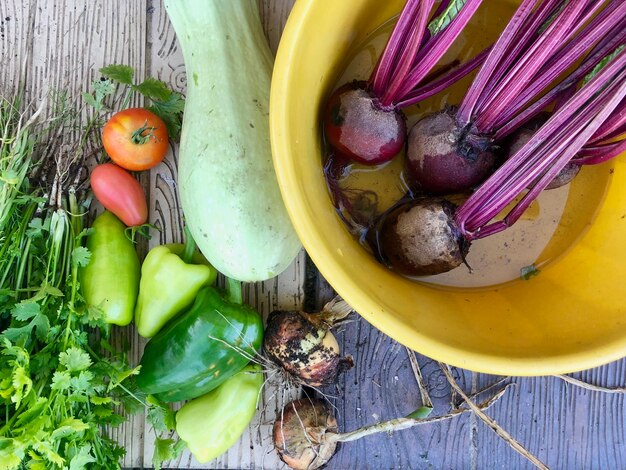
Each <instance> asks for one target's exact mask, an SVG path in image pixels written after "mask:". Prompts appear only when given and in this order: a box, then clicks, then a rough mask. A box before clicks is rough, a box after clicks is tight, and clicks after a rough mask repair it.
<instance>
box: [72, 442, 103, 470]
mask: <svg viewBox="0 0 626 470" xmlns="http://www.w3.org/2000/svg"><path fill="white" fill-rule="evenodd" d="M95 461H96V458H95V457H94V456H93V455H92V453H91V444H85V445H83V446H82V447H81V448H80V450H79V451H78V453H77V454H76V455H74V457H72V460H70V468H69V470H83V469H85V468H89V466H88V465H87V464H90V463H94V462H95Z"/></svg>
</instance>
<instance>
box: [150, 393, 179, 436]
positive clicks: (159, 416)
mask: <svg viewBox="0 0 626 470" xmlns="http://www.w3.org/2000/svg"><path fill="white" fill-rule="evenodd" d="M148 403H150V404H151V405H153V406H151V407H150V409H149V410H148V413H147V418H148V422H149V423H150V424H151V425H152V427H153V428H154V430H155V431H157V432H159V433H163V432H168V431H173V430H174V428H175V427H176V413H175V412H174V410H172V409H171V408H170V407H169V406H168V405H167V404H165V403H162V402H160V401H159V400H157V399H156V398H155V397H154V396H152V395H148Z"/></svg>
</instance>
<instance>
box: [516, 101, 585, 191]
mask: <svg viewBox="0 0 626 470" xmlns="http://www.w3.org/2000/svg"><path fill="white" fill-rule="evenodd" d="M549 116H550V115H549V114H547V113H544V114H542V115H540V116H538V117H539V119H536V120H534V121H533V122H532V123H529V124H525V125H524V127H522V128H520V129H518V130H517V131H515V133H514V134H513V135H511V136H510V138H509V139H507V142H506V144H505V158H506V159H509V158H511V157H512V156H513V155H515V154H516V153H517V152H518V151H520V150H521V149H522V148H523V147H524V145H526V144H527V143H528V141H529V140H530V139H531V138H532V136H533V135H534V134H535V132H537V129H538V128H539V127H540V125H541V124H542V123H545V122H546V121H547V120H548V118H549ZM579 172H580V165H579V164H577V163H574V162H569V163H568V164H567V165H565V166H564V167H563V169H562V170H561V171H560V172H559V174H558V175H556V176H555V177H554V179H553V180H552V181H550V183H549V184H548V186H546V187H545V189H546V190H550V189H557V188H560V187H561V186H565V185H566V184H569V183H571V182H572V180H573V179H574V178H575V177H576V175H578V173H579ZM541 176H543V175H540V176H538V177H537V178H536V179H535V181H533V183H531V186H532V185H533V184H535V183H537V181H539V179H540V178H541Z"/></svg>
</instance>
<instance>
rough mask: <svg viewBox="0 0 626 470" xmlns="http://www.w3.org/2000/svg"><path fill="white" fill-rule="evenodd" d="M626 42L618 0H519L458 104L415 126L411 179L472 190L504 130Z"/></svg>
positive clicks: (623, 6) (625, 15) (430, 186)
mask: <svg viewBox="0 0 626 470" xmlns="http://www.w3.org/2000/svg"><path fill="white" fill-rule="evenodd" d="M625 41H626V2H623V1H621V0H598V1H593V2H587V1H579V2H571V1H569V0H544V1H539V0H524V1H522V3H521V5H520V7H519V8H518V10H517V11H516V12H515V14H514V16H513V18H512V20H511V21H510V22H509V23H508V25H507V26H506V28H505V30H504V32H503V33H502V35H501V36H500V37H499V39H498V40H497V42H496V43H495V44H494V46H493V47H492V48H491V51H490V52H489V54H488V56H487V58H486V59H485V63H484V65H483V66H482V67H481V69H480V70H479V72H478V74H477V76H476V78H475V80H474V82H473V83H472V85H471V86H470V88H469V90H468V91H467V93H466V94H465V97H464V98H463V100H462V102H461V103H460V105H459V106H458V108H452V109H445V110H443V111H440V112H438V113H434V114H432V115H429V116H426V117H424V118H423V119H422V120H421V121H418V122H417V123H416V124H415V125H414V127H413V128H412V129H411V130H410V132H409V142H408V150H407V161H406V170H407V173H408V175H409V179H410V180H411V181H413V182H414V184H415V187H416V189H418V190H422V191H424V192H427V193H432V194H439V195H442V194H451V193H456V192H461V191H465V190H469V189H472V188H474V187H475V186H476V185H477V184H479V183H480V182H482V181H483V180H484V179H485V178H486V177H487V176H488V175H489V173H490V167H491V166H493V163H494V161H495V153H496V148H497V146H498V145H500V144H501V142H503V141H504V139H505V138H506V137H507V136H509V135H511V134H512V133H513V132H515V131H516V130H517V129H519V128H520V127H521V126H522V125H523V124H524V123H526V122H528V121H529V120H531V119H532V118H533V117H534V116H536V115H537V114H539V113H540V112H542V111H543V110H544V109H545V108H546V107H547V106H548V105H549V104H550V103H553V102H554V101H555V100H557V99H558V97H559V96H560V95H561V94H562V93H563V92H564V91H565V90H568V89H569V88H570V87H571V86H572V85H573V84H576V83H577V82H578V81H579V80H581V79H582V78H583V77H585V75H587V74H588V73H590V72H591V71H592V70H593V69H594V68H595V67H596V66H597V65H598V64H599V63H600V62H601V61H602V59H604V58H605V57H606V56H607V55H608V54H609V53H611V52H613V51H614V50H615V49H616V47H618V46H619V45H620V44H624V42H625ZM590 51H591V53H590ZM588 54H589V55H588ZM585 56H587V57H586V58H585V60H584V61H583V62H582V64H581V65H579V66H578V67H576V69H575V70H574V72H571V73H569V75H567V76H566V78H565V79H563V80H560V81H559V77H561V76H563V75H564V74H566V73H568V72H569V70H570V69H571V68H572V67H573V66H575V65H576V64H577V63H579V62H580V60H581V59H582V58H583V57H585Z"/></svg>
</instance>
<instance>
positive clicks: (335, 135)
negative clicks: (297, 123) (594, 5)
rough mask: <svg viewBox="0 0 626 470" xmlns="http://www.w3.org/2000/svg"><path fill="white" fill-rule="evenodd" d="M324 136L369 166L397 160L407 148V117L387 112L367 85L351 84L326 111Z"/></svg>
mask: <svg viewBox="0 0 626 470" xmlns="http://www.w3.org/2000/svg"><path fill="white" fill-rule="evenodd" d="M324 133H325V136H326V139H327V140H328V141H329V142H332V144H333V147H335V148H336V149H337V150H338V151H339V152H341V153H342V154H344V155H346V156H348V157H350V158H351V159H352V160H354V161H356V162H358V163H362V164H365V165H374V164H377V163H382V162H385V161H387V160H389V159H391V158H393V157H394V156H395V155H396V154H397V153H398V152H400V150H402V148H403V147H404V141H405V137H406V123H405V117H404V114H403V113H402V112H401V111H400V110H398V109H396V108H394V107H392V106H389V107H387V108H385V109H383V108H382V107H381V105H380V103H379V101H378V99H377V98H375V97H374V96H373V95H372V94H371V93H370V92H368V91H367V90H366V83H365V82H353V83H348V84H346V85H344V86H342V87H340V88H339V89H337V91H335V92H334V93H333V94H332V96H331V97H330V99H329V100H328V103H327V105H326V109H325V111H324Z"/></svg>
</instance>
